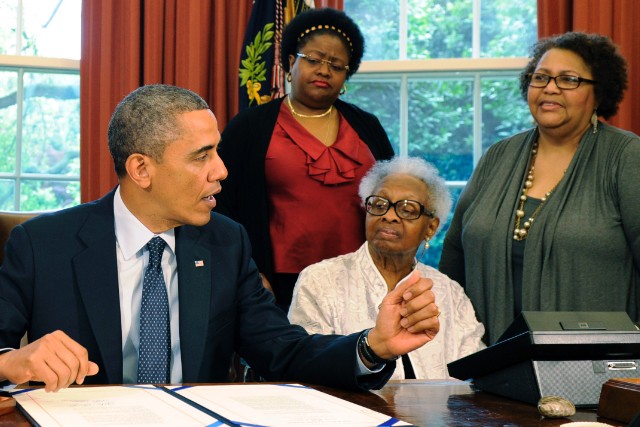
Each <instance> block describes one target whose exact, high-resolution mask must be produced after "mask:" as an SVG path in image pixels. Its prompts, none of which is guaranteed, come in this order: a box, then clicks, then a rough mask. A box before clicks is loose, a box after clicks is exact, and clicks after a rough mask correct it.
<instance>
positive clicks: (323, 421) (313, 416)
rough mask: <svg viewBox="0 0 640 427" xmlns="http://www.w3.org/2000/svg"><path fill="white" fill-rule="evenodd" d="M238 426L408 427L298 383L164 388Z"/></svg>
mask: <svg viewBox="0 0 640 427" xmlns="http://www.w3.org/2000/svg"><path fill="white" fill-rule="evenodd" d="M167 388H169V389H170V390H172V391H173V392H175V393H178V394H180V395H181V396H184V397H186V398H187V399H189V400H191V401H193V402H196V403H198V404H200V405H202V406H204V407H205V408H207V409H209V410H211V411H213V412H215V413H217V414H220V415H222V416H223V417H225V418H227V419H228V420H231V421H232V422H233V423H235V424H238V425H240V426H253V427H260V426H349V427H357V426H366V427H372V426H381V425H383V426H408V425H410V424H408V423H405V422H404V421H400V420H398V419H396V418H393V417H390V416H388V415H385V414H382V413H380V412H375V411H373V410H371V409H368V408H365V407H363V406H360V405H356V404H354V403H351V402H348V401H346V400H343V399H339V398H337V397H334V396H331V395H329V394H326V393H323V392H320V391H318V390H314V389H312V388H309V387H305V386H302V385H300V384H236V385H216V386H193V387H180V386H170V387H167Z"/></svg>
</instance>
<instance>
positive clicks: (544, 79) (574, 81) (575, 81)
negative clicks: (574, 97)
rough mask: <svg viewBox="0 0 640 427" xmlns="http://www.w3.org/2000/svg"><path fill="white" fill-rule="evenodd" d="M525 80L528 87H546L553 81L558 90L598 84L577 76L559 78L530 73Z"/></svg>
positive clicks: (560, 76)
mask: <svg viewBox="0 0 640 427" xmlns="http://www.w3.org/2000/svg"><path fill="white" fill-rule="evenodd" d="M527 78H528V79H529V86H531V87H538V88H540V87H547V85H548V84H549V82H550V81H551V80H553V81H554V82H555V83H556V86H558V88H559V89H565V90H571V89H577V88H578V87H579V86H580V83H583V82H584V83H591V84H596V83H598V82H597V81H595V80H589V79H583V78H582V77H578V76H569V75H566V74H561V75H559V76H555V77H552V76H549V75H547V74H542V73H530V74H527Z"/></svg>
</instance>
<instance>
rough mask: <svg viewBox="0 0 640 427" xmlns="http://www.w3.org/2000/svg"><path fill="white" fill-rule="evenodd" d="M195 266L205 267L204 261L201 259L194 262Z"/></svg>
mask: <svg viewBox="0 0 640 427" xmlns="http://www.w3.org/2000/svg"><path fill="white" fill-rule="evenodd" d="M194 264H195V265H196V267H204V261H203V260H201V259H199V260H196V261H194Z"/></svg>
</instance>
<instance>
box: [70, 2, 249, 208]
mask: <svg viewBox="0 0 640 427" xmlns="http://www.w3.org/2000/svg"><path fill="white" fill-rule="evenodd" d="M251 4H252V1H251V0H241V1H240V0H239V1H213V2H207V1H199V0H109V1H101V0H83V4H82V59H81V61H80V106H81V109H80V164H81V171H80V183H81V199H82V201H83V202H86V201H90V200H94V199H96V198H98V197H101V196H102V195H103V194H105V193H106V192H108V191H109V190H111V189H112V188H113V187H114V186H115V185H116V182H117V179H116V175H115V172H114V171H113V164H112V160H111V156H110V154H109V150H108V147H107V128H108V124H109V119H110V117H111V114H112V112H113V109H114V108H115V106H116V105H117V103H118V102H119V101H120V100H121V99H122V98H123V97H124V96H125V95H127V94H128V93H129V92H131V91H132V90H133V89H135V88H137V87H139V86H142V85H145V84H152V83H166V84H172V85H178V86H182V87H186V88H189V89H191V90H193V91H194V92H196V93H198V94H199V95H200V96H202V97H203V98H204V99H205V100H206V101H207V102H208V103H209V105H210V106H211V108H212V110H213V111H214V113H215V114H216V117H217V118H218V125H219V127H220V128H221V129H222V128H223V127H224V125H225V124H226V123H227V121H228V120H229V118H230V117H231V116H232V115H233V114H235V112H236V111H237V110H238V94H237V90H236V87H237V78H238V62H239V58H240V49H241V45H242V36H243V34H244V28H245V27H246V25H247V21H248V19H249V14H250V11H251Z"/></svg>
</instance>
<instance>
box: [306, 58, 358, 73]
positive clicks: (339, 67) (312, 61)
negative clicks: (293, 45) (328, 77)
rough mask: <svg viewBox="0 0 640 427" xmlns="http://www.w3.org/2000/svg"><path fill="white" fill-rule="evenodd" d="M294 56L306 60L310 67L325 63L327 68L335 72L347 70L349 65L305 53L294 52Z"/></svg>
mask: <svg viewBox="0 0 640 427" xmlns="http://www.w3.org/2000/svg"><path fill="white" fill-rule="evenodd" d="M296 56H298V57H300V58H302V59H304V60H305V61H307V63H308V64H309V65H311V66H312V67H319V66H321V65H322V64H327V65H328V66H329V69H330V70H331V71H333V72H335V73H344V72H346V71H349V66H348V65H344V64H342V63H340V62H336V61H329V60H328V59H321V58H314V57H313V56H309V55H305V54H304V53H296Z"/></svg>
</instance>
